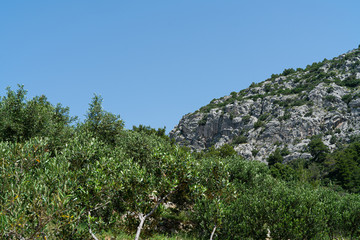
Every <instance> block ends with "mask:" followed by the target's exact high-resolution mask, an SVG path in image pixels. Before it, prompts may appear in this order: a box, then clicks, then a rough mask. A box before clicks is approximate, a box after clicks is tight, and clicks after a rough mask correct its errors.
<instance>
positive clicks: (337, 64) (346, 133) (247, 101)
mask: <svg viewBox="0 0 360 240" xmlns="http://www.w3.org/2000/svg"><path fill="white" fill-rule="evenodd" d="M288 72H289V71H287V72H286V71H284V73H283V74H280V75H272V77H271V78H269V79H267V80H265V81H263V82H261V83H258V84H255V83H253V84H252V85H251V86H250V87H249V88H247V89H244V90H242V91H240V92H232V93H231V95H229V96H225V97H222V98H220V99H214V100H213V101H211V102H210V103H209V104H208V105H207V106H204V107H202V108H200V109H199V110H197V111H195V112H194V113H190V114H187V115H185V116H183V117H182V119H181V120H180V122H179V124H178V125H177V126H175V128H174V129H173V130H172V131H171V132H170V137H171V138H173V139H175V141H176V142H178V143H179V144H181V145H185V146H188V147H190V148H192V149H193V150H194V151H200V150H204V149H206V148H208V147H210V146H215V147H220V146H222V145H223V144H226V143H227V144H231V145H233V146H234V148H235V150H236V151H237V152H238V153H239V154H240V155H242V156H244V157H245V158H247V159H256V160H259V161H266V158H267V157H268V156H269V154H271V153H272V152H273V151H274V150H275V149H276V148H284V147H286V148H287V149H288V150H289V154H288V155H287V156H284V160H285V161H291V160H293V159H297V158H304V159H307V158H311V155H310V154H309V153H307V145H308V143H309V142H310V137H311V136H314V135H321V136H322V140H323V142H324V143H325V144H326V145H327V146H328V147H329V148H330V149H331V150H334V149H336V144H337V143H339V142H340V143H345V142H348V141H349V140H350V138H351V137H352V136H357V135H359V134H360V131H359V130H360V77H359V76H360V49H355V50H352V51H350V52H348V53H346V54H342V55H340V56H339V57H336V58H334V59H332V60H324V61H323V62H320V63H314V64H312V65H311V66H310V65H309V66H308V67H307V68H306V69H298V70H297V71H294V70H293V71H291V73H290V74H289V73H288Z"/></svg>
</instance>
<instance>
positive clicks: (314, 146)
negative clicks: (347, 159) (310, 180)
mask: <svg viewBox="0 0 360 240" xmlns="http://www.w3.org/2000/svg"><path fill="white" fill-rule="evenodd" d="M308 148H309V152H310V153H311V155H312V157H313V161H314V162H318V163H322V162H324V161H325V159H326V155H327V153H328V152H329V148H328V147H327V146H326V145H325V144H324V143H323V142H322V141H321V138H319V137H314V138H313V139H312V140H311V141H310V143H309V144H308Z"/></svg>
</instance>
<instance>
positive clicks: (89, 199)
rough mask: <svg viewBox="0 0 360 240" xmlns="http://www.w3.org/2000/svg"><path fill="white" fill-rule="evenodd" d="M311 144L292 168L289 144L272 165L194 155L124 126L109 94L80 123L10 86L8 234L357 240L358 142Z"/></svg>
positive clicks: (228, 155)
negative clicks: (108, 107)
mask: <svg viewBox="0 0 360 240" xmlns="http://www.w3.org/2000/svg"><path fill="white" fill-rule="evenodd" d="M312 68H314V69H316V66H314V67H312V66H311V67H309V70H310V71H311V70H312ZM314 71H316V70H314ZM292 73H293V71H292V70H287V71H284V73H283V74H284V75H288V74H292ZM263 120H266V117H264V119H263ZM258 124H259V127H261V122H259V123H258ZM238 141H239V142H246V138H241V139H240V138H239V139H238ZM309 148H310V152H311V153H312V156H314V157H313V159H310V160H306V161H305V160H299V161H295V162H293V163H292V164H284V163H283V161H282V155H284V154H285V153H286V149H279V150H277V151H275V153H274V154H273V155H271V156H269V165H266V164H264V163H261V162H257V161H248V160H246V159H243V158H241V157H240V156H238V155H237V154H236V152H235V151H234V149H233V148H232V147H231V146H230V145H223V146H222V147H221V148H218V149H215V148H210V149H208V150H207V151H203V152H191V151H189V149H187V148H185V147H180V146H178V145H176V144H175V143H174V142H173V141H171V140H170V139H169V137H168V136H167V135H166V134H165V129H157V130H156V129H152V128H151V127H147V126H142V125H140V126H138V127H134V128H133V129H132V130H126V129H124V123H123V121H122V120H121V119H120V116H118V115H114V114H112V113H109V112H107V111H105V110H104V109H103V108H102V98H101V97H100V96H94V98H93V99H92V101H91V103H90V104H89V109H88V114H87V117H86V119H85V120H84V121H83V122H78V121H76V118H72V117H70V116H69V109H68V108H65V107H62V106H61V105H60V104H58V105H56V106H54V105H52V104H51V103H50V102H48V101H47V99H46V97H45V96H40V97H35V98H33V99H27V98H26V91H25V90H24V88H23V87H22V86H19V88H18V89H17V90H16V91H13V90H11V89H8V90H7V94H6V95H5V96H3V97H2V98H1V101H0V185H1V188H0V238H1V239H110V238H111V237H113V238H116V239H151V238H152V239H265V238H267V237H269V238H271V239H335V238H337V239H339V238H341V237H343V238H347V239H358V238H359V237H360V195H359V191H360V189H359V186H360V167H359V165H360V143H359V142H357V141H356V140H354V141H353V142H352V143H351V144H349V145H346V146H344V147H343V148H339V150H338V151H337V152H335V153H333V154H331V155H330V154H329V151H328V149H327V148H326V146H324V145H323V144H322V142H321V140H319V138H314V139H313V140H312V141H311V143H310V144H309Z"/></svg>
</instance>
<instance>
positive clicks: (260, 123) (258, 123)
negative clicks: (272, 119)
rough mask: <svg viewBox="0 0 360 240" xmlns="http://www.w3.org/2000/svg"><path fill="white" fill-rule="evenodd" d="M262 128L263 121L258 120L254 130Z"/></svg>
mask: <svg viewBox="0 0 360 240" xmlns="http://www.w3.org/2000/svg"><path fill="white" fill-rule="evenodd" d="M263 126H265V123H264V122H263V121H260V120H258V121H257V122H255V123H254V128H255V129H257V128H260V127H263Z"/></svg>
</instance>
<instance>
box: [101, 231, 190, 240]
mask: <svg viewBox="0 0 360 240" xmlns="http://www.w3.org/2000/svg"><path fill="white" fill-rule="evenodd" d="M98 238H99V239H104V240H132V239H134V238H135V235H134V236H133V235H128V234H126V233H117V234H112V233H109V232H106V233H103V234H101V235H100V236H98ZM140 239H149V240H195V239H196V238H194V237H191V236H187V235H185V234H183V233H179V234H177V235H176V236H166V235H162V234H155V235H154V236H152V237H148V238H140Z"/></svg>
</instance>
